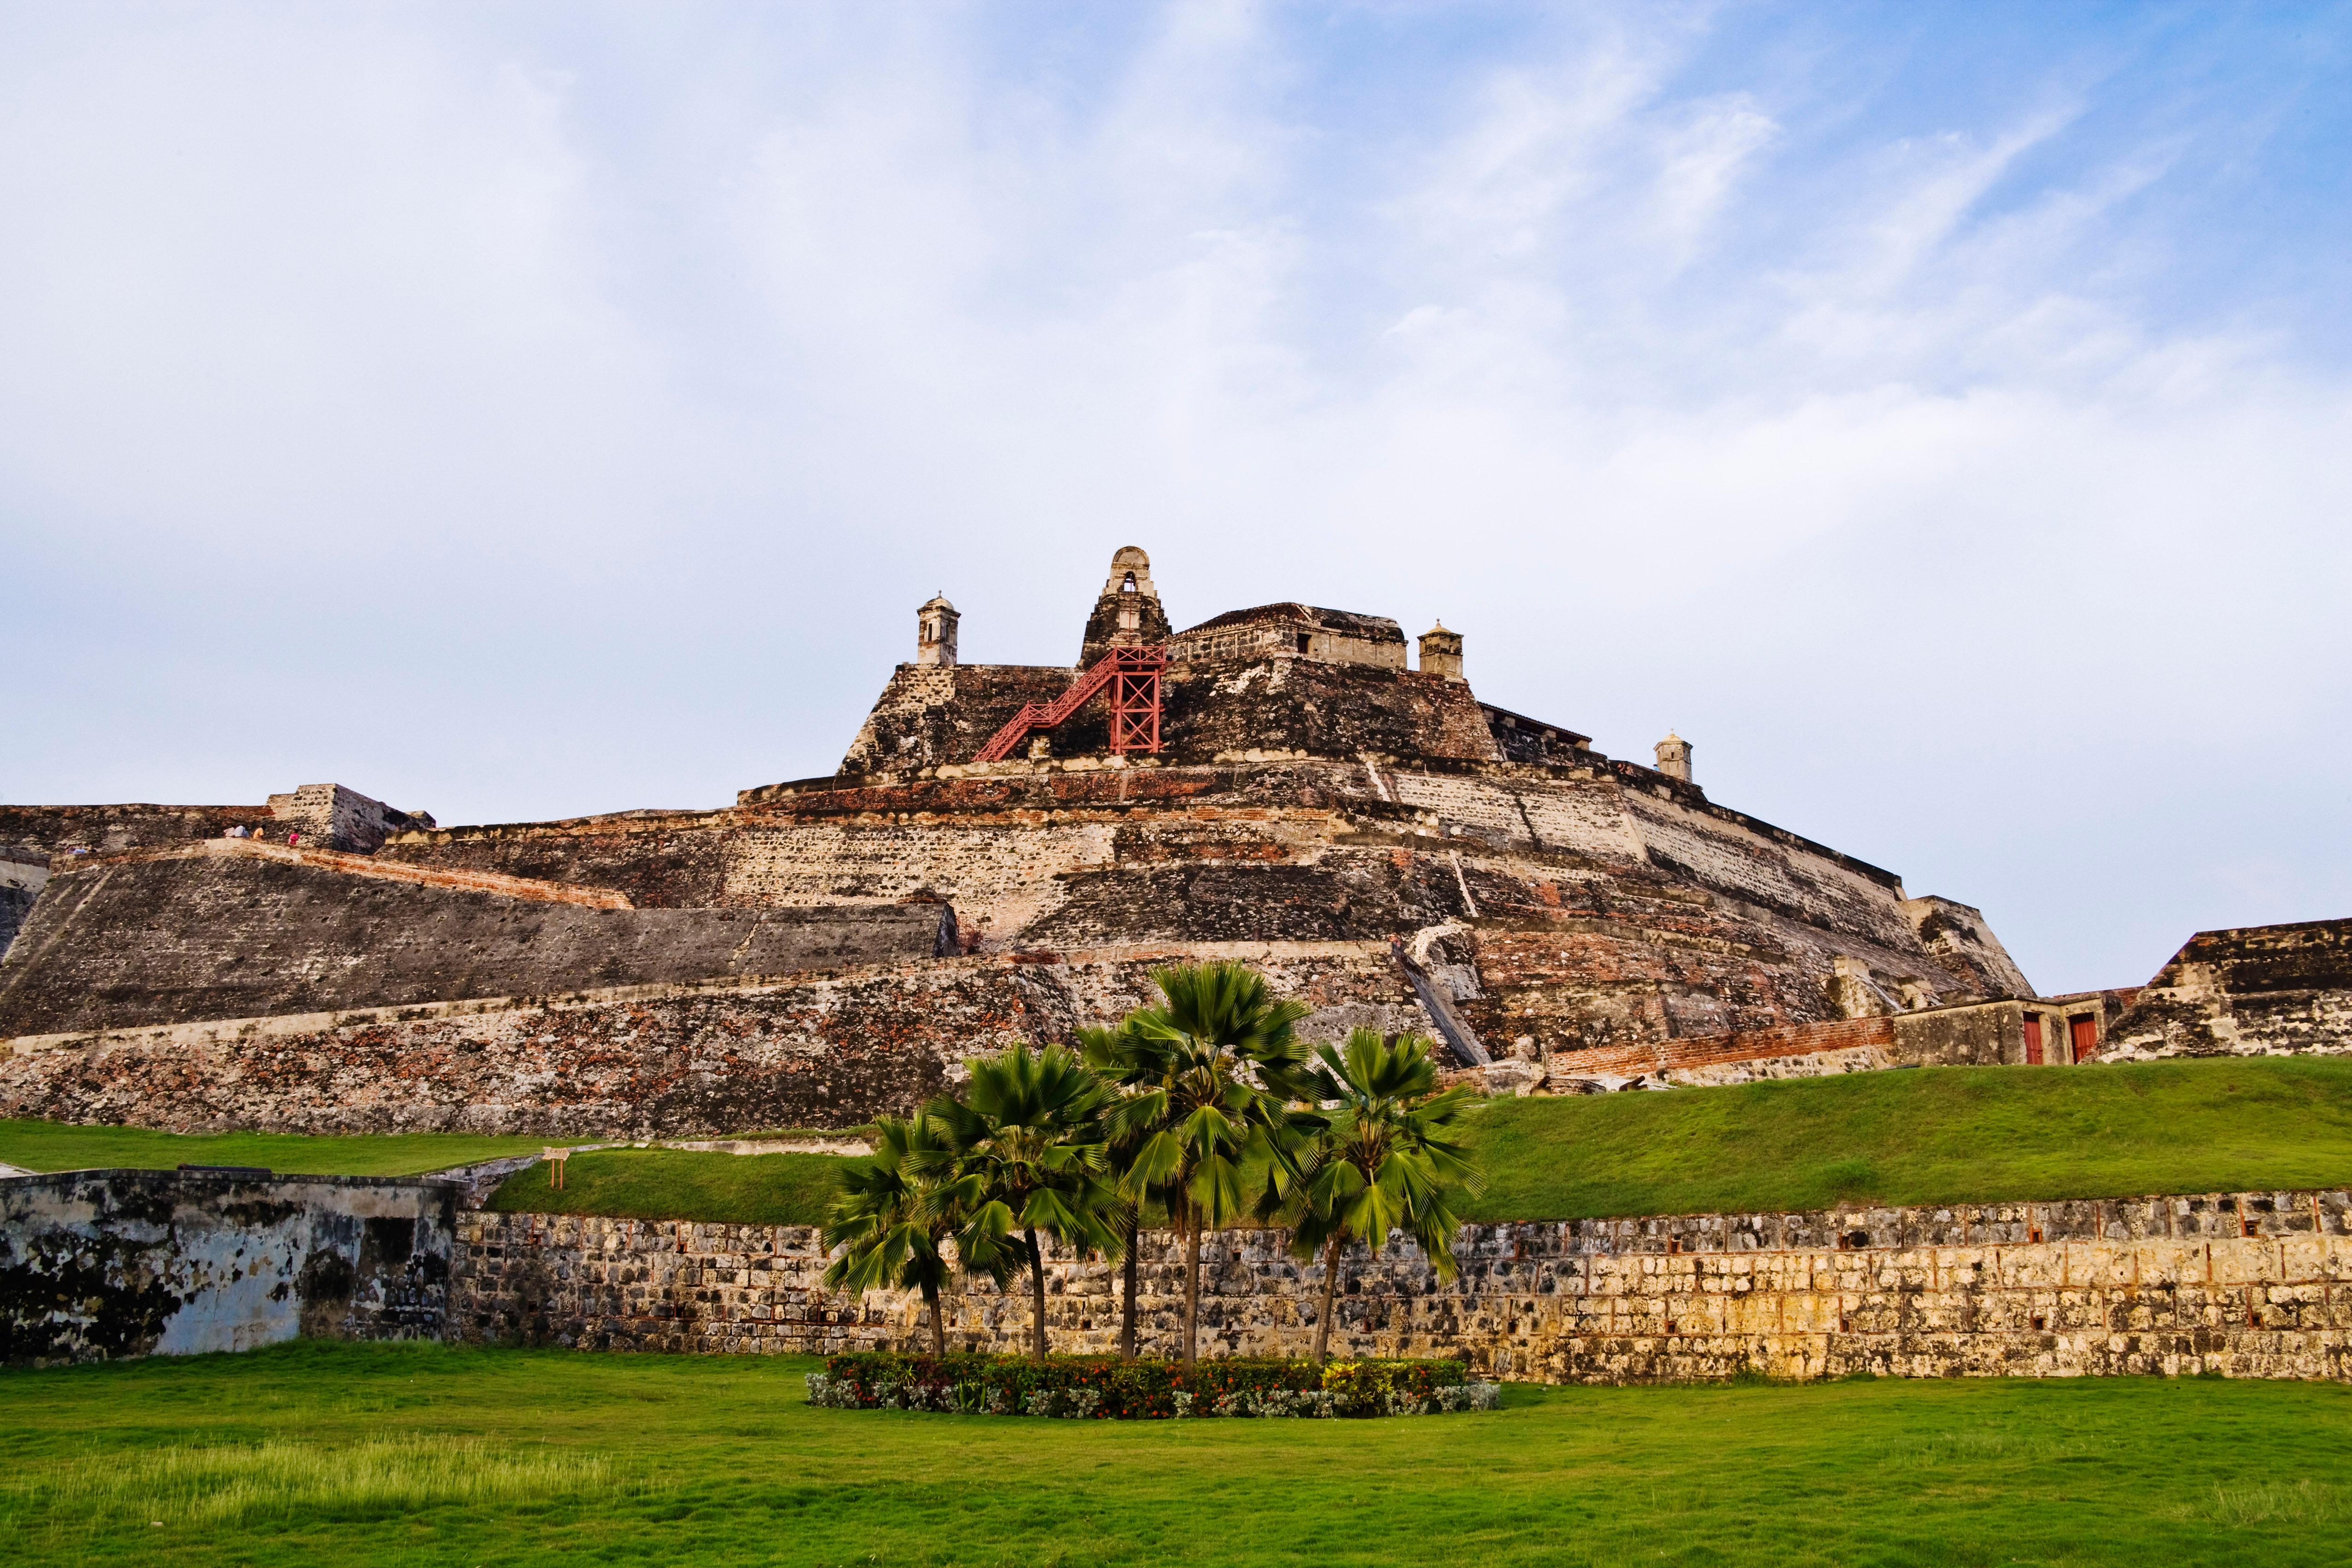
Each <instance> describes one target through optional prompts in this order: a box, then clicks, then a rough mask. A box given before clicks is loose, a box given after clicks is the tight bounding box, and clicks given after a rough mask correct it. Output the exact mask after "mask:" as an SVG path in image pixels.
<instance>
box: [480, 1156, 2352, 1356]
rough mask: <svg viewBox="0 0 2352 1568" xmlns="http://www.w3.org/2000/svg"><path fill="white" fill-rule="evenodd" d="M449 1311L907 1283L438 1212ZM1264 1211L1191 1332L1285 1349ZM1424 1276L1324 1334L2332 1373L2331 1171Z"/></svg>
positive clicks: (1096, 1324) (692, 1233) (1066, 1261)
mask: <svg viewBox="0 0 2352 1568" xmlns="http://www.w3.org/2000/svg"><path fill="white" fill-rule="evenodd" d="M457 1224H458V1248H457V1262H456V1265H455V1270H454V1273H453V1286H452V1296H451V1303H452V1304H451V1319H450V1322H451V1333H452V1334H453V1336H455V1337H460V1338H465V1339H470V1340H476V1341H484V1342H491V1343H517V1342H520V1343H545V1344H563V1345H571V1346H574V1347H577V1348H581V1349H602V1350H661V1351H698V1352H714V1353H778V1352H793V1353H805V1354H831V1353H834V1352H836V1351H842V1350H850V1349H873V1348H893V1349H920V1348H924V1347H926V1346H928V1344H929V1328H928V1325H927V1322H926V1321H925V1319H924V1317H923V1308H922V1306H921V1303H920V1301H919V1300H918V1299H916V1298H914V1297H913V1296H911V1295H908V1294H906V1293H902V1292H890V1291H877V1292H874V1293H873V1294H871V1295H869V1296H867V1297H866V1298H864V1299H862V1300H854V1299H849V1298H845V1297H841V1296H838V1295H835V1294H833V1293H830V1292H828V1291H825V1290H824V1288H823V1284H822V1276H823V1273H824V1266H825V1256H824V1248H823V1244H822V1241H821V1239H820V1238H819V1236H818V1234H817V1232H816V1231H815V1230H814V1229H812V1228H807V1227H799V1226H736V1225H698V1224H693V1223H689V1222H685V1221H648V1220H626V1219H602V1218H583V1217H575V1216H552V1215H529V1214H489V1213H483V1214H467V1215H460V1216H459V1217H458V1221H457ZM1286 1242H1287V1236H1286V1233H1284V1232H1281V1231H1278V1230H1241V1231H1228V1232H1223V1233H1221V1234H1219V1235H1217V1236H1215V1237H1213V1238H1212V1239H1210V1240H1209V1241H1208V1242H1207V1243H1206V1244H1204V1246H1203V1248H1202V1271H1203V1280H1202V1306H1201V1323H1202V1348H1203V1350H1204V1352H1208V1353H1213V1354H1302V1353H1304V1352H1306V1351H1307V1349H1308V1347H1309V1345H1310V1343H1311V1339H1312V1335H1313V1332H1314V1323H1315V1316H1316V1312H1317V1311H1318V1306H1319V1303H1320V1299H1321V1291H1322V1270H1321V1267H1320V1265H1319V1264H1306V1263H1301V1262H1299V1261H1297V1260H1296V1259H1294V1258H1292V1257H1291V1256H1290V1255H1289V1253H1288V1251H1287V1249H1286ZM1456 1251H1457V1256H1458V1257H1459V1259H1460V1260H1461V1265H1462V1268H1461V1273H1460V1275H1459V1277H1458V1278H1457V1279H1455V1280H1454V1281H1452V1282H1451V1283H1448V1284H1443V1285H1441V1284H1440V1283H1438V1281H1437V1279H1436V1275H1435V1271H1434V1270H1433V1269H1432V1268H1431V1266H1430V1265H1429V1263H1428V1261H1427V1260H1426V1259H1424V1258H1423V1256H1422V1255H1421V1253H1420V1251H1419V1249H1416V1248H1414V1247H1412V1246H1411V1245H1410V1244H1408V1243H1404V1242H1402V1241H1399V1242H1396V1243H1392V1244H1391V1245H1390V1246H1389V1247H1387V1248H1385V1249H1382V1250H1381V1253H1380V1255H1379V1256H1378V1257H1377V1258H1367V1257H1365V1256H1364V1255H1363V1254H1362V1253H1361V1252H1360V1251H1359V1252H1358V1253H1357V1254H1356V1255H1355V1256H1354V1257H1352V1258H1351V1259H1349V1260H1348V1261H1347V1262H1346V1263H1345V1264H1344V1265H1343V1270H1344V1272H1343V1282H1342V1284H1341V1288H1340V1295H1339V1311H1338V1313H1337V1316H1336V1320H1335V1322H1334V1324H1333V1327H1332V1348H1333V1350H1334V1352H1335V1354H1343V1355H1417V1356H1459V1357H1462V1358H1464V1359H1466V1360H1467V1361H1469V1362H1470V1363H1471V1364H1473V1365H1474V1366H1475V1367H1476V1368H1478V1369H1479V1370H1481V1371H1482V1372H1485V1373H1488V1374H1491V1375H1499V1376H1505V1377H1512V1378H1518V1379H1524V1380H1532V1381H1538V1382H1553V1383H1643V1382H1659V1381H1676V1380H1685V1379H1707V1378H1721V1377H1728V1376H1733V1375H1738V1374H1741V1373H1744V1372H1761V1373H1764V1374H1767V1375H1772V1376H1776V1377H1824V1376H1839V1375H1844V1374H1847V1373H1853V1372H1872V1373H1877V1374H1880V1375H1896V1376H1937V1377H1940V1376H1955V1375H2023V1376H2078V1375H2146V1374H2158V1373H2160V1374H2166V1375H2185V1374H2189V1373H2200V1372H2215V1373H2220V1374H2222V1375H2229V1376H2251V1377H2292V1378H2313V1379H2334V1380H2338V1381H2342V1380H2347V1378H2352V1194H2347V1193H2346V1192H2344V1191H2340V1190H2337V1191H2326V1192H2282V1193H2234V1194H2215V1195H2207V1196H2200V1197H2142V1198H2131V1199H2105V1200H2093V1201H2079V1202H2064V1203H2047V1204H1986V1205H1968V1206H1951V1207H1933V1208H1929V1207H1918V1208H1880V1209H1860V1210H1846V1211H1822V1212H1815V1213H1803V1214H1747V1215H1684V1216H1674V1217H1662V1218H1628V1219H1588V1220H1566V1221H1549V1222H1542V1223H1529V1224H1505V1225H1476V1226H1469V1227H1465V1228H1464V1230H1463V1232H1462V1234H1461V1235H1460V1237H1459V1238H1458V1239H1457V1242H1456ZM1181 1256H1182V1254H1181V1249H1179V1248H1178V1246H1177V1243H1176V1239H1175V1238H1174V1237H1173V1236H1172V1235H1171V1234H1169V1233H1167V1232H1152V1233H1150V1234H1148V1235H1147V1236H1146V1237H1145V1238H1144V1239H1143V1244H1142V1250H1141V1253H1140V1254H1139V1258H1140V1263H1139V1270H1138V1273H1139V1287H1140V1288H1139V1294H1138V1305H1139V1328H1140V1335H1141V1342H1142V1348H1143V1349H1144V1350H1145V1352H1146V1353H1147V1354H1171V1353H1172V1352H1173V1351H1174V1350H1175V1349H1176V1344H1177V1334H1178V1332H1179V1330H1180V1327H1181V1312H1182V1304H1181V1303H1182V1273H1181ZM1047 1292H1048V1293H1047V1318H1048V1323H1049V1328H1050V1332H1051V1333H1052V1335H1053V1338H1054V1343H1055V1348H1056V1349H1057V1350H1063V1351H1092V1352H1103V1351H1108V1350H1111V1349H1113V1348H1115V1347H1116V1344H1117V1340H1118V1323H1119V1301H1118V1270H1117V1269H1116V1268H1113V1267H1111V1266H1108V1265H1106V1264H1104V1263H1101V1262H1100V1261H1093V1262H1080V1261H1077V1260H1073V1259H1071V1258H1069V1257H1067V1256H1061V1255H1056V1256H1055V1257H1053V1258H1052V1259H1051V1260H1049V1263H1048V1280H1047ZM943 1305H944V1308H945V1311H946V1313H947V1324H948V1338H949V1341H950V1344H951V1346H953V1347H954V1348H958V1349H973V1350H1004V1351H1012V1352H1018V1351H1020V1350H1022V1349H1024V1347H1025V1343H1026V1335H1027V1333H1028V1313H1029V1306H1028V1301H1027V1297H1026V1287H1025V1284H1024V1283H1022V1282H1016V1283H1015V1285H1014V1287H1013V1290H1011V1291H1009V1292H999V1291H995V1290H994V1289H992V1288H991V1287H988V1286H986V1285H985V1284H984V1283H983V1284H982V1285H981V1286H980V1287H979V1288H977V1289H972V1290H969V1291H961V1292H957V1293H952V1294H950V1295H949V1296H948V1297H947V1298H946V1299H945V1300H944V1302H943Z"/></svg>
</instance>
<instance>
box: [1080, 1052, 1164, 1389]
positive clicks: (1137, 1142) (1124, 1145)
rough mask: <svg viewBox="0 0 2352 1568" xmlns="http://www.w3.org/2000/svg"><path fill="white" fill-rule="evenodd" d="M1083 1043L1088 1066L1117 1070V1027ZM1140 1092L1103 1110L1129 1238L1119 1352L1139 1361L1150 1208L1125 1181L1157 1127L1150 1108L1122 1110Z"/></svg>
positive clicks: (1121, 1227) (1127, 1093)
mask: <svg viewBox="0 0 2352 1568" xmlns="http://www.w3.org/2000/svg"><path fill="white" fill-rule="evenodd" d="M1078 1043H1079V1046H1080V1048H1081V1051H1082V1053H1083V1054H1084V1056H1085V1058H1086V1061H1087V1066H1088V1067H1091V1068H1093V1069H1094V1070H1095V1071H1097V1073H1101V1072H1104V1071H1107V1070H1111V1071H1115V1070H1116V1064H1117V1062H1118V1060H1119V1058H1118V1043H1117V1040H1115V1038H1114V1035H1113V1031H1112V1030H1107V1029H1082V1030H1078ZM1137 1092H1139V1091H1136V1090H1133V1089H1128V1090H1124V1091H1120V1092H1115V1093H1114V1096H1113V1099H1112V1101H1111V1103H1110V1104H1109V1105H1108V1106H1106V1108H1105V1111H1104V1114H1103V1127H1104V1134H1105V1136H1106V1139H1107V1142H1106V1144H1105V1153H1106V1154H1107V1155H1108V1156H1109V1159H1110V1169H1111V1172H1112V1173H1113V1174H1114V1175H1115V1176H1118V1177H1119V1178H1120V1180H1121V1183H1122V1186H1120V1189H1119V1195H1118V1204H1117V1206H1116V1207H1115V1209H1114V1210H1113V1212H1112V1215H1111V1219H1112V1223H1113V1224H1114V1225H1115V1226H1116V1227H1117V1228H1118V1232H1119V1234H1120V1236H1121V1237H1122V1238H1123V1239H1124V1240H1123V1245H1122V1247H1121V1253H1122V1256H1121V1258H1120V1261H1119V1301H1118V1354H1119V1359H1120V1360H1122V1361H1133V1360H1134V1359H1135V1290H1136V1269H1137V1259H1138V1254H1139V1252H1140V1250H1141V1243H1142V1240H1143V1227H1144V1222H1145V1220H1146V1218H1148V1216H1147V1212H1146V1211H1147V1207H1148V1199H1147V1198H1145V1197H1142V1196H1140V1195H1129V1193H1128V1192H1127V1191H1126V1189H1125V1187H1124V1185H1123V1183H1124V1179H1125V1177H1126V1176H1127V1173H1128V1172H1129V1171H1130V1170H1132V1169H1133V1168H1134V1166H1135V1155H1136V1152H1137V1151H1138V1150H1139V1149H1140V1148H1141V1147H1142V1146H1143V1144H1144V1140H1145V1139H1147V1138H1149V1137H1150V1135H1151V1133H1152V1132H1153V1130H1154V1129H1153V1128H1152V1127H1151V1126H1150V1119H1149V1113H1148V1112H1147V1113H1144V1114H1143V1115H1140V1116H1136V1117H1132V1118H1130V1117H1129V1116H1126V1115H1124V1114H1121V1113H1118V1109H1117V1107H1118V1103H1120V1102H1121V1101H1125V1100H1128V1099H1131V1098H1133V1097H1134V1095H1135V1094H1136V1093H1137Z"/></svg>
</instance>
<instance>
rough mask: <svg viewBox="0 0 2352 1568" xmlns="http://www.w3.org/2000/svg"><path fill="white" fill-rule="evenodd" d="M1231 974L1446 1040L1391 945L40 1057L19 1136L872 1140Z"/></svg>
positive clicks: (0, 1086) (6, 1067)
mask: <svg viewBox="0 0 2352 1568" xmlns="http://www.w3.org/2000/svg"><path fill="white" fill-rule="evenodd" d="M1215 957H1232V958H1242V959H1245V960H1247V961H1249V962H1251V963H1253V964H1255V965H1256V966H1258V967H1261V968H1262V969H1264V970H1265V973H1266V975H1267V977H1268V979H1269V980H1270V981H1271V983H1272V984H1273V985H1274V986H1275V987H1276V989H1277V990H1278V991H1280V992H1281V993H1283V994H1285V995H1289V996H1295V997H1298V998H1301V999H1303V1000H1305V1001H1307V1003H1308V1004H1309V1005H1310V1006H1312V1007H1314V1008H1315V1009H1317V1012H1316V1014H1315V1016H1314V1017H1312V1018H1310V1019H1308V1020H1307V1023H1306V1024H1305V1025H1304V1026H1302V1030H1301V1032H1302V1033H1304V1034H1306V1035H1307V1037H1308V1038H1310V1039H1318V1040H1319V1039H1332V1038H1337V1037H1338V1036H1339V1035H1341V1034H1344V1033H1345V1032H1346V1030H1348V1029H1349V1028H1350V1027H1353V1026H1354V1025H1357V1024H1363V1025H1366V1026H1369V1027H1372V1028H1376V1029H1380V1030H1383V1031H1384V1032H1391V1033H1392V1032H1396V1031H1398V1030H1406V1029H1418V1030H1424V1031H1426V1030H1428V1029H1429V1028H1430V1024H1429V1022H1428V1019H1427V1018H1426V1017H1425V1015H1423V1014H1422V1013H1421V1011H1420V1009H1419V1007H1418V1005H1417V1003H1416V1002H1415V1001H1414V999H1413V997H1412V991H1411V989H1410V988H1409V986H1408V985H1407V983H1406V981H1405V979H1404V977H1403V974H1402V970H1400V969H1399V968H1398V967H1397V966H1396V965H1395V963H1394V961H1393V960H1392V959H1391V957H1390V956H1389V953H1388V950H1387V947H1386V946H1385V945H1384V944H1376V943H1326V944H1311V943H1293V944H1273V945H1265V944H1259V945H1251V946H1201V947H1192V948H1179V947H1170V946H1128V947H1121V948H1116V949H1110V950H1106V951H1103V952H1098V953H1091V954H1074V955H1069V956H1066V958H1065V959H1064V961H1061V962H1056V963H1031V962H1021V963H1015V962H1011V961H1008V960H1005V959H1002V958H950V959H942V960H934V961H927V962H921V963H915V964H903V965H893V966H881V967H872V968H867V969H862V970H850V971H845V972H843V973H839V974H832V975H818V976H808V977H781V978H775V979H769V980H756V981H741V982H732V981H714V982H710V983H707V984H701V985H671V986H644V987H629V988H614V989H609V990H600V991H588V992H581V993H578V994H574V995H568V996H559V997H551V998H546V999H543V1000H529V1001H521V1000H512V999H506V998H488V999H484V1000H480V1001H474V1002H452V1003H436V1004H431V1005H420V1006H416V1007H404V1008H373V1009H350V1010H346V1011H338V1012H327V1013H317V1014H310V1015H296V1016H288V1017H281V1018H268V1019H224V1020H220V1021H215V1022H209V1023H183V1024H173V1025H160V1026H155V1027H152V1028H140V1029H121V1030H103V1031H92V1032H86V1033H79V1034H66V1035H58V1036H51V1037H47V1038H40V1039H30V1040H22V1039H20V1040H16V1041H13V1042H12V1048H11V1049H10V1050H9V1051H8V1053H7V1054H5V1055H0V1116H7V1117H37V1118H40V1119H43V1120H47V1121H56V1122H72V1123H98V1124H128V1125H133V1126H151V1127H161V1128H164V1129H167V1130H170V1131H173V1132H202V1131H214V1130H220V1129H225V1128H250V1129H256V1130H261V1131H277V1132H310V1133H344V1132H432V1131H467V1132H483V1133H517V1134H533V1135H540V1136H548V1137H578V1138H596V1137H646V1136H664V1137H667V1136H684V1135H688V1134H722V1133H739V1132H742V1131H745V1130H749V1129H754V1128H763V1127H796V1126H820V1127H847V1126H856V1125H857V1124H860V1123H862V1122H864V1121H866V1120H867V1119H868V1118H870V1117H872V1116H874V1115H876V1114H877V1113H883V1112H890V1113H905V1112H907V1111H909V1110H911V1109H912V1108H913V1107H914V1106H915V1105H916V1104H918V1103H920V1102H921V1101H922V1100H923V1099H925V1098H928V1097H929V1096H930V1095H932V1094H934V1093H937V1092H939V1091H940V1089H941V1088H942V1087H944V1086H945V1085H946V1084H947V1082H949V1081H950V1076H951V1074H952V1073H953V1072H954V1071H956V1070H957V1069H958V1068H959V1066H960V1064H961V1062H962V1061H965V1060H966V1059H968V1058H970V1057H972V1056H976V1055H980V1054H982V1053H985V1052H988V1051H998V1050H1002V1049H1003V1048H1004V1047H1006V1046H1009V1045H1012V1044H1013V1043H1015V1042H1016V1041H1022V1040H1028V1041H1031V1042H1033V1043H1034V1042H1044V1041H1066V1040H1068V1039H1069V1038H1070V1035H1071V1033H1072V1031H1073V1030H1076V1028H1077V1027H1078V1026H1080V1025H1084V1024H1103V1023H1110V1022H1114V1021H1116V1020H1117V1019H1118V1018H1119V1017H1121V1016H1123V1015H1124V1014H1125V1013H1126V1011H1127V1010H1128V1009H1130V1008H1134V1007H1137V1006H1140V1005H1142V1004H1143V1003H1144V1002H1146V1001H1147V1000H1149V999H1151V998H1153V996H1154V995H1155V993H1154V992H1153V991H1152V990H1151V984H1150V972H1151V970H1152V969H1153V968H1155V967H1159V966H1160V965H1161V964H1165V963H1168V962H1171V961H1175V960H1180V959H1186V958H1215Z"/></svg>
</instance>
